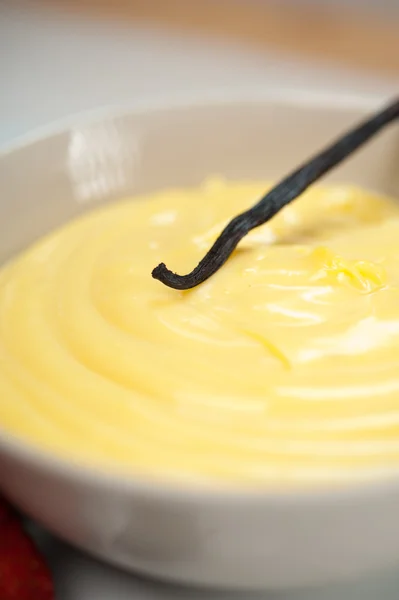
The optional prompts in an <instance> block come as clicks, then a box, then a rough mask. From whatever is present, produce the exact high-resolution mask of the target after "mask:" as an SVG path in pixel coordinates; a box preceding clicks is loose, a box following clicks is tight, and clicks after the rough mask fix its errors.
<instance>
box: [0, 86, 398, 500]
mask: <svg viewBox="0 0 399 600" xmlns="http://www.w3.org/2000/svg"><path fill="white" fill-rule="evenodd" d="M388 99H389V97H387V95H386V94H382V93H378V92H374V93H370V92H366V93H363V92H347V91H323V90H317V89H306V88H298V87H279V88H270V87H265V86H262V87H259V86H257V87H250V88H247V89H246V90H243V89H240V88H237V89H231V88H230V89H222V90H209V91H207V92H204V93H198V92H196V93H177V94H172V95H170V94H169V95H163V96H157V97H154V96H149V97H143V98H140V99H138V100H137V101H135V102H132V103H127V104H122V105H116V106H115V105H112V106H103V107H99V108H95V109H89V110H85V111H81V112H78V113H75V114H71V115H68V116H66V117H64V118H61V119H57V120H55V121H53V122H51V123H49V124H47V125H45V126H42V127H38V128H35V129H33V130H32V131H30V132H28V133H26V134H23V135H21V136H18V137H16V138H14V139H13V140H11V141H9V142H6V143H5V144H2V145H0V161H1V160H2V159H3V158H5V157H6V156H7V155H9V154H13V153H14V152H18V151H19V150H22V149H23V148H26V147H29V146H32V145H34V144H36V143H40V142H45V141H46V139H47V138H50V137H53V136H56V135H61V134H67V133H68V131H69V130H71V129H72V128H75V127H77V126H79V125H81V126H83V125H84V126H90V125H95V124H99V123H101V122H104V121H112V120H113V119H118V118H124V117H129V116H131V115H136V116H139V115H140V114H148V113H153V112H168V111H170V110H176V109H179V108H189V109H190V108H193V109H195V108H201V107H206V106H208V107H212V106H223V105H234V104H237V103H248V104H251V103H254V104H259V103H262V102H265V103H278V104H283V105H286V106H292V107H308V108H309V107H314V108H315V109H316V108H319V109H320V108H321V109H323V108H324V109H326V110H351V109H354V110H357V111H360V112H365V113H366V112H367V111H371V110H373V109H375V108H376V107H377V106H378V105H379V103H383V102H384V101H385V102H386V101H388ZM3 453H4V454H6V455H9V456H11V457H15V458H16V459H17V460H19V461H21V462H23V463H25V464H26V465H28V466H29V465H32V467H33V468H38V469H40V470H42V471H45V472H46V473H50V474H51V473H54V474H55V475H57V476H61V477H62V478H63V479H65V480H68V481H71V482H72V481H74V482H79V483H82V484H83V485H89V486H91V487H100V488H104V487H106V488H113V489H123V490H124V491H125V492H126V493H127V494H130V493H138V494H141V495H146V496H156V497H157V498H162V499H166V500H169V501H176V500H178V501H179V500H180V501H181V500H182V499H184V500H185V501H188V502H193V503H196V502H198V501H201V500H211V501H212V502H213V503H215V504H217V505H221V506H223V505H225V503H226V501H228V502H229V503H231V502H233V503H238V504H242V502H243V501H245V503H246V504H248V503H249V504H251V505H252V506H258V505H265V502H267V503H268V505H269V506H274V507H276V506H281V507H285V506H292V505H293V504H295V505H297V504H298V502H299V503H300V504H302V503H305V504H308V503H312V504H314V503H318V502H320V501H323V502H324V503H326V502H331V503H334V504H335V503H337V501H341V500H350V501H357V500H358V499H360V498H364V495H365V494H367V495H369V496H373V495H380V494H386V493H387V492H395V493H399V468H398V469H397V470H396V469H395V470H393V471H392V474H390V475H384V476H381V477H378V478H370V479H366V480H362V481H357V482H347V481H346V480H345V481H344V482H343V484H340V483H339V482H338V483H337V484H334V485H328V484H325V485H323V484H321V485H317V484H316V485H309V486H303V487H302V486H295V485H293V486H289V487H287V488H284V489H281V488H278V487H275V488H273V487H270V488H268V487H265V486H249V485H247V484H245V485H239V484H235V483H233V484H226V485H225V484H221V485H218V484H217V483H215V482H213V481H209V482H206V483H203V482H199V483H192V482H190V481H187V482H186V481H184V480H179V479H176V480H175V479H170V478H168V477H167V476H165V477H160V476H155V477H151V476H150V475H148V476H142V475H140V474H135V473H134V472H130V471H127V470H122V469H120V470H119V469H117V468H115V469H114V468H113V467H110V466H101V465H98V464H90V463H89V462H87V463H85V462H74V461H72V460H68V459H66V458H64V457H62V456H61V455H53V454H51V451H50V450H45V449H42V448H40V447H38V446H36V445H35V444H33V443H29V442H27V441H24V440H23V439H21V438H19V437H17V436H15V435H13V434H12V433H9V432H7V431H3V430H2V427H1V424H0V455H1V454H3Z"/></svg>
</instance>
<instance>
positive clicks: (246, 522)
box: [0, 92, 399, 588]
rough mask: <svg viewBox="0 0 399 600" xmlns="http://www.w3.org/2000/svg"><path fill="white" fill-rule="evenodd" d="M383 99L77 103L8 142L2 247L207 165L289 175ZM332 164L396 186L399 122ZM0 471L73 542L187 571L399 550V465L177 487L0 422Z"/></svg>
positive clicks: (299, 580) (261, 569)
mask: <svg viewBox="0 0 399 600" xmlns="http://www.w3.org/2000/svg"><path fill="white" fill-rule="evenodd" d="M375 107H376V105H375V102H374V101H373V100H371V99H367V98H362V99H358V98H353V97H349V98H345V97H342V96H336V97H323V96H309V95H306V94H297V95H293V94H292V95H289V94H286V96H285V97H281V98H279V97H277V96H275V97H272V96H270V94H268V93H261V92H257V93H248V94H247V95H246V96H245V95H243V94H241V96H240V97H232V96H230V97H229V98H228V99H227V100H226V99H223V98H220V97H219V98H214V99H212V98H211V99H209V98H208V99H207V100H205V101H195V102H192V101H182V102H174V103H170V104H169V107H167V108H165V107H164V108H162V107H156V106H152V107H150V106H149V105H146V107H144V108H137V109H135V110H134V111H131V112H128V113H123V114H119V115H117V116H106V117H105V118H103V117H100V116H98V115H97V116H95V117H94V118H91V119H89V120H88V119H81V118H80V119H77V120H75V121H74V123H73V124H72V125H70V126H66V127H65V128H64V129H62V130H60V131H58V132H55V133H54V132H53V133H51V134H50V135H46V136H45V137H42V138H35V139H34V140H30V141H29V140H28V141H25V142H23V143H19V144H17V145H16V146H15V147H14V148H13V149H11V150H7V151H6V152H4V153H3V154H2V155H1V157H0V189H1V196H0V224H1V225H0V227H1V234H0V261H3V260H6V259H8V258H9V257H11V256H12V255H14V254H15V253H16V252H18V251H19V250H21V249H22V248H24V247H25V246H27V245H28V244H30V243H31V242H32V241H34V240H35V239H36V238H38V237H39V236H41V235H43V234H44V233H46V232H48V231H49V230H51V229H52V228H54V227H57V226H59V225H61V224H62V223H64V222H65V221H67V220H68V219H70V218H72V217H75V216H77V215H79V214H80V213H82V212H83V211H86V210H88V209H90V208H91V207H92V206H96V205H97V204H99V203H103V202H109V201H111V200H112V199H115V198H118V197H120V196H126V194H136V193H141V192H148V191H151V190H154V189H157V188H167V187H169V186H180V185H181V186H187V185H195V184H198V183H200V182H201V181H202V180H203V179H204V178H205V177H207V176H209V175H210V174H224V175H226V176H227V177H230V178H238V179H239V178H257V179H259V178H261V179H262V178H263V179H269V178H278V177H280V176H282V175H283V174H285V173H286V172H287V171H288V170H290V169H291V168H292V167H294V166H296V165H297V164H298V163H299V162H300V161H302V160H303V159H305V158H307V157H308V155H311V154H312V153H314V152H315V151H316V150H317V149H318V148H319V147H321V146H322V145H324V144H325V143H326V142H327V141H329V140H330V139H331V138H333V137H335V136H336V135H337V134H338V133H339V132H341V131H342V130H344V129H345V128H347V127H348V126H349V125H351V124H352V123H353V122H355V121H357V120H358V119H359V118H360V117H361V116H363V115H364V114H365V113H366V112H367V111H368V110H371V109H374V108H375ZM332 179H335V180H337V179H338V180H340V181H342V180H345V181H351V182H357V183H360V184H363V185H365V186H367V187H371V188H376V189H379V190H382V191H385V192H388V193H391V194H396V195H397V196H398V198H399V131H398V128H397V127H391V129H390V130H389V131H386V132H384V133H383V134H382V135H381V136H379V138H378V139H376V140H375V141H373V142H371V143H369V144H368V146H367V148H365V149H364V150H362V151H360V152H359V153H358V154H357V155H356V156H355V157H354V158H352V159H351V160H349V161H348V162H347V163H345V165H344V166H343V167H342V168H340V169H338V170H337V171H336V172H335V173H334V174H333V175H332ZM0 428H1V424H0ZM0 486H1V487H2V488H3V489H4V491H5V492H6V494H7V495H8V496H9V497H10V498H11V499H12V500H13V501H14V502H15V503H16V504H17V505H18V506H20V507H21V508H22V509H23V510H25V511H26V512H27V513H28V514H30V515H32V516H33V517H35V518H36V519H38V520H39V521H40V522H41V523H43V524H44V525H46V526H47V527H48V528H49V529H50V530H51V531H53V532H55V533H56V534H58V535H59V536H60V537H61V538H64V539H65V540H68V541H69V542H71V543H72V544H75V545H76V546H78V547H80V548H84V549H86V550H87V551H88V552H90V553H92V554H94V555H96V556H99V557H102V558H104V559H105V560H107V561H109V562H112V563H115V564H118V565H121V566H123V567H126V568H128V569H132V570H138V571H141V572H143V573H147V574H151V575H154V576H157V577H160V578H166V579H170V580H175V581H180V582H186V583H190V584H193V583H195V584H200V585H209V586H227V587H231V588H233V587H244V588H260V587H266V588H284V587H292V586H298V585H305V584H316V583H323V582H327V581H333V580H339V579H343V578H346V577H350V576H355V575H359V574H361V573H362V572H365V571H367V570H369V569H375V568H382V567H385V566H388V565H390V564H394V563H395V562H398V563H399V479H398V478H397V479H394V480H391V481H384V482H381V481H379V482H373V483H370V484H367V485H363V486H362V487H359V486H357V487H354V486H353V487H348V486H346V487H343V488H342V489H335V490H334V491H331V490H323V491H319V492H315V491H312V492H295V491H291V492H289V493H286V494H282V493H276V492H273V491H272V490H271V491H270V492H248V491H247V492H243V491H239V490H237V491H230V492H220V491H215V490H209V491H198V490H195V489H176V488H173V487H172V486H170V487H168V486H166V485H162V486H161V485H159V486H154V485H153V484H151V483H149V482H147V483H146V482H143V481H138V480H135V479H134V478H131V479H126V478H124V477H122V476H118V475H111V474H107V473H105V472H104V473H103V472H96V471H90V470H87V469H85V468H82V467H81V466H79V465H76V464H70V463H68V462H65V463H63V462H62V461H60V460H58V459H56V458H54V457H52V456H48V455H45V454H41V453H40V452H39V451H37V450H35V449H33V448H31V447H29V446H28V445H26V444H24V443H21V442H18V441H15V440H12V439H10V438H9V437H8V436H7V435H5V433H4V432H2V433H1V429H0Z"/></svg>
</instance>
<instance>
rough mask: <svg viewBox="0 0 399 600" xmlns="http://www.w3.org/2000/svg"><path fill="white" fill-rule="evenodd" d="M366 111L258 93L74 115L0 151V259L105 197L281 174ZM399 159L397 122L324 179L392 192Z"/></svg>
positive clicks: (396, 190)
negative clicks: (55, 129) (55, 128)
mask: <svg viewBox="0 0 399 600" xmlns="http://www.w3.org/2000/svg"><path fill="white" fill-rule="evenodd" d="M373 108H374V106H373V103H371V104H370V110H371V109H373ZM365 114H366V111H365V108H364V102H359V107H358V108H356V105H355V104H354V103H353V102H352V103H351V105H350V107H347V108H346V107H345V105H344V103H342V102H338V103H336V104H335V103H334V99H333V98H331V100H329V101H328V102H326V101H324V102H320V101H314V100H312V98H311V97H310V98H309V101H308V102H303V101H302V102H298V103H297V102H296V101H295V98H292V99H287V98H286V99H280V100H276V99H267V98H265V97H260V98H258V99H256V98H255V99H252V100H241V101H239V100H234V101H225V102H223V101H220V100H219V101H217V102H216V101H215V102H212V101H207V102H205V103H203V104H201V103H195V104H191V105H190V104H184V103H183V104H181V105H175V106H173V107H169V108H159V109H157V110H154V109H151V110H136V111H133V112H130V113H125V114H120V115H116V116H108V117H106V118H102V119H99V118H97V119H93V120H91V121H90V120H89V121H87V120H86V121H85V122H83V124H79V122H78V121H76V123H77V124H76V125H75V126H72V127H69V128H66V129H65V130H63V131H61V132H59V133H55V134H53V135H50V136H47V137H45V138H42V139H37V140H36V141H34V142H31V143H29V144H26V145H20V146H19V147H18V148H16V149H14V150H12V151H10V152H5V153H3V154H2V155H1V157H0V189H1V192H2V193H1V197H0V223H2V231H1V236H0V262H2V261H4V260H7V259H8V258H10V257H11V256H12V255H13V254H15V253H16V252H18V251H19V250H21V249H22V248H24V247H26V246H27V245H29V244H30V243H32V242H33V241H34V240H35V239H36V238H38V237H39V236H41V235H43V234H45V233H47V232H48V231H50V230H52V229H54V228H55V227H57V226H59V225H61V224H63V223H64V222H65V221H67V220H69V219H71V218H74V217H76V216H78V215H79V214H80V213H82V212H84V211H86V210H88V209H91V208H93V207H95V206H96V205H99V204H102V203H104V202H109V201H113V200H116V199H118V198H121V197H126V196H131V195H136V194H142V193H147V192H152V191H155V190H157V189H162V188H170V187H181V186H192V185H196V184H199V183H200V182H201V181H203V180H204V179H205V178H207V177H209V176H212V175H222V176H225V177H227V178H229V179H260V180H262V179H264V180H267V179H278V178H280V177H282V176H283V175H285V174H286V173H288V172H289V171H290V170H291V169H293V168H294V167H296V166H297V165H299V164H300V163H301V162H302V161H304V160H306V159H307V158H308V157H310V156H311V155H312V154H314V153H315V152H317V151H318V150H319V149H321V148H322V147H323V146H324V145H326V144H327V143H329V142H330V141H331V140H332V139H334V138H335V137H337V136H338V135H339V134H340V133H341V132H343V131H344V130H345V129H346V128H348V127H350V126H351V125H353V124H354V123H355V122H356V121H358V120H359V119H360V118H362V117H363V116H364V115H365ZM80 121H81V120H80ZM398 164H399V129H398V127H395V126H392V127H391V128H390V129H389V130H386V131H385V132H383V133H382V134H381V135H380V136H379V137H378V138H377V139H375V140H373V141H371V142H369V143H368V144H367V145H366V147H365V148H364V149H362V150H360V151H359V152H358V153H357V154H356V155H355V156H354V157H352V158H351V159H349V160H348V161H346V162H345V164H344V165H342V166H341V167H339V168H337V169H336V170H335V171H334V172H333V173H332V174H331V175H329V176H328V177H326V180H333V181H334V180H335V181H340V182H353V183H358V184H361V185H363V186H366V187H370V188H373V189H376V190H380V191H382V192H386V193H389V194H393V195H396V196H397V197H398V198H399V169H398Z"/></svg>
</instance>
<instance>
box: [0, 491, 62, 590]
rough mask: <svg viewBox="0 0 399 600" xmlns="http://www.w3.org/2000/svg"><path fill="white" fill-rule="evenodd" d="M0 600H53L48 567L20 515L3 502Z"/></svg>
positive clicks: (0, 521) (0, 510)
mask: <svg viewBox="0 0 399 600" xmlns="http://www.w3.org/2000/svg"><path fill="white" fill-rule="evenodd" d="M0 599H1V600H54V588H53V584H52V579H51V575H50V571H49V569H48V567H47V565H46V564H45V562H44V560H43V558H42V556H41V555H40V553H39V551H38V550H37V548H36V546H35V544H34V543H33V541H32V540H31V539H30V537H29V536H27V535H26V533H25V531H24V530H23V528H22V525H21V523H20V521H19V519H18V517H17V515H16V514H15V513H14V512H13V510H12V509H11V508H9V506H8V505H7V504H6V503H5V502H4V500H2V499H1V498H0Z"/></svg>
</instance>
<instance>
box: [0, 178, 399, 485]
mask: <svg viewBox="0 0 399 600" xmlns="http://www.w3.org/2000/svg"><path fill="white" fill-rule="evenodd" d="M267 187H268V184H265V183H246V182H243V183H225V182H223V181H219V180H212V181H209V182H206V183H205V184H204V185H203V186H202V187H201V188H198V189H189V190H171V191H165V192H162V193H158V194H156V195H153V196H151V197H146V198H137V199H134V200H129V199H128V200H126V201H121V202H120V203H117V204H113V205H109V206H107V207H105V208H102V209H100V210H97V211H94V212H92V213H88V214H87V215H85V216H83V217H81V218H80V219H79V220H77V221H75V222H72V223H70V224H68V225H66V226H65V227H64V228H62V229H60V230H58V231H55V232H53V233H51V234H50V235H49V236H47V237H46V238H45V239H43V240H41V241H39V242H38V243H37V244H36V245H35V246H34V247H32V248H30V249H28V250H27V251H26V252H24V253H23V254H22V255H21V256H20V257H18V258H16V259H15V260H14V261H13V262H12V263H10V264H8V265H6V266H4V267H3V268H2V270H1V272H0V428H1V429H3V430H4V431H6V432H7V433H8V434H11V435H12V436H16V437H17V438H22V439H23V440H24V441H27V442H29V443H33V444H34V445H36V446H38V447H40V448H41V449H43V450H45V451H49V452H51V453H53V454H55V455H58V456H60V457H63V458H66V459H68V460H72V461H75V462H76V461H77V462H80V463H86V464H92V465H96V466H97V467H100V468H105V469H108V470H122V471H129V472H130V473H133V474H137V475H139V476H144V477H152V478H154V477H155V478H163V479H169V480H178V481H179V480H181V481H190V482H198V483H201V482H212V483H215V482H216V483H220V484H239V485H255V486H287V485H302V484H318V483H320V482H337V481H338V482H340V481H344V480H347V479H348V480H353V479H354V478H367V477H374V476H376V475H383V474H385V473H387V472H390V471H392V470H398V469H399V204H395V202H394V201H392V200H389V199H386V198H383V197H380V196H378V195H376V194H374V193H372V192H368V191H364V190H361V189H358V188H355V187H350V186H335V187H326V188H323V187H320V188H319V187H313V188H312V189H311V190H310V191H309V192H307V193H306V194H304V195H303V196H302V197H301V198H300V199H298V200H297V201H295V202H294V203H293V204H292V205H291V206H289V207H287V208H286V209H285V210H284V211H282V212H281V213H280V214H279V215H278V216H277V217H275V218H274V219H273V220H272V221H271V222H270V223H269V224H266V225H264V226H262V227H261V228H259V229H256V230H254V231H253V232H252V233H251V234H250V235H248V236H247V238H245V239H244V240H243V241H242V243H241V244H240V246H239V247H238V249H237V250H236V251H235V253H234V255H233V256H232V257H231V259H230V260H229V261H228V262H227V263H226V264H225V265H224V267H223V268H222V269H221V270H220V271H219V272H218V273H216V274H215V275H214V276H213V277H212V278H211V279H209V280H208V281H207V282H205V283H204V284H202V285H200V286H198V287H197V288H194V289H193V290H190V291H187V292H177V291H175V290H172V289H169V288H167V287H165V286H163V285H162V284H161V283H159V282H158V281H155V280H154V279H152V277H151V270H152V269H153V267H154V266H156V265H157V264H158V263H159V262H165V263H166V264H167V266H168V267H170V268H171V269H173V270H175V271H177V272H179V273H186V272H189V271H191V270H192V268H193V267H194V266H195V265H196V264H197V263H198V262H199V260H200V259H201V258H202V257H203V255H204V253H205V252H206V250H207V249H208V248H209V246H210V244H211V243H212V242H213V241H214V239H215V238H216V237H217V235H218V234H219V232H220V231H221V229H222V228H223V226H224V225H225V224H226V222H227V221H228V220H229V219H230V218H231V217H232V216H234V215H235V214H237V213H238V212H241V211H242V210H245V209H246V208H247V207H249V206H251V205H252V204H253V203H254V202H255V201H256V200H257V199H258V198H259V197H260V195H261V194H262V193H263V192H264V190H265V189H266V188H267Z"/></svg>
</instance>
